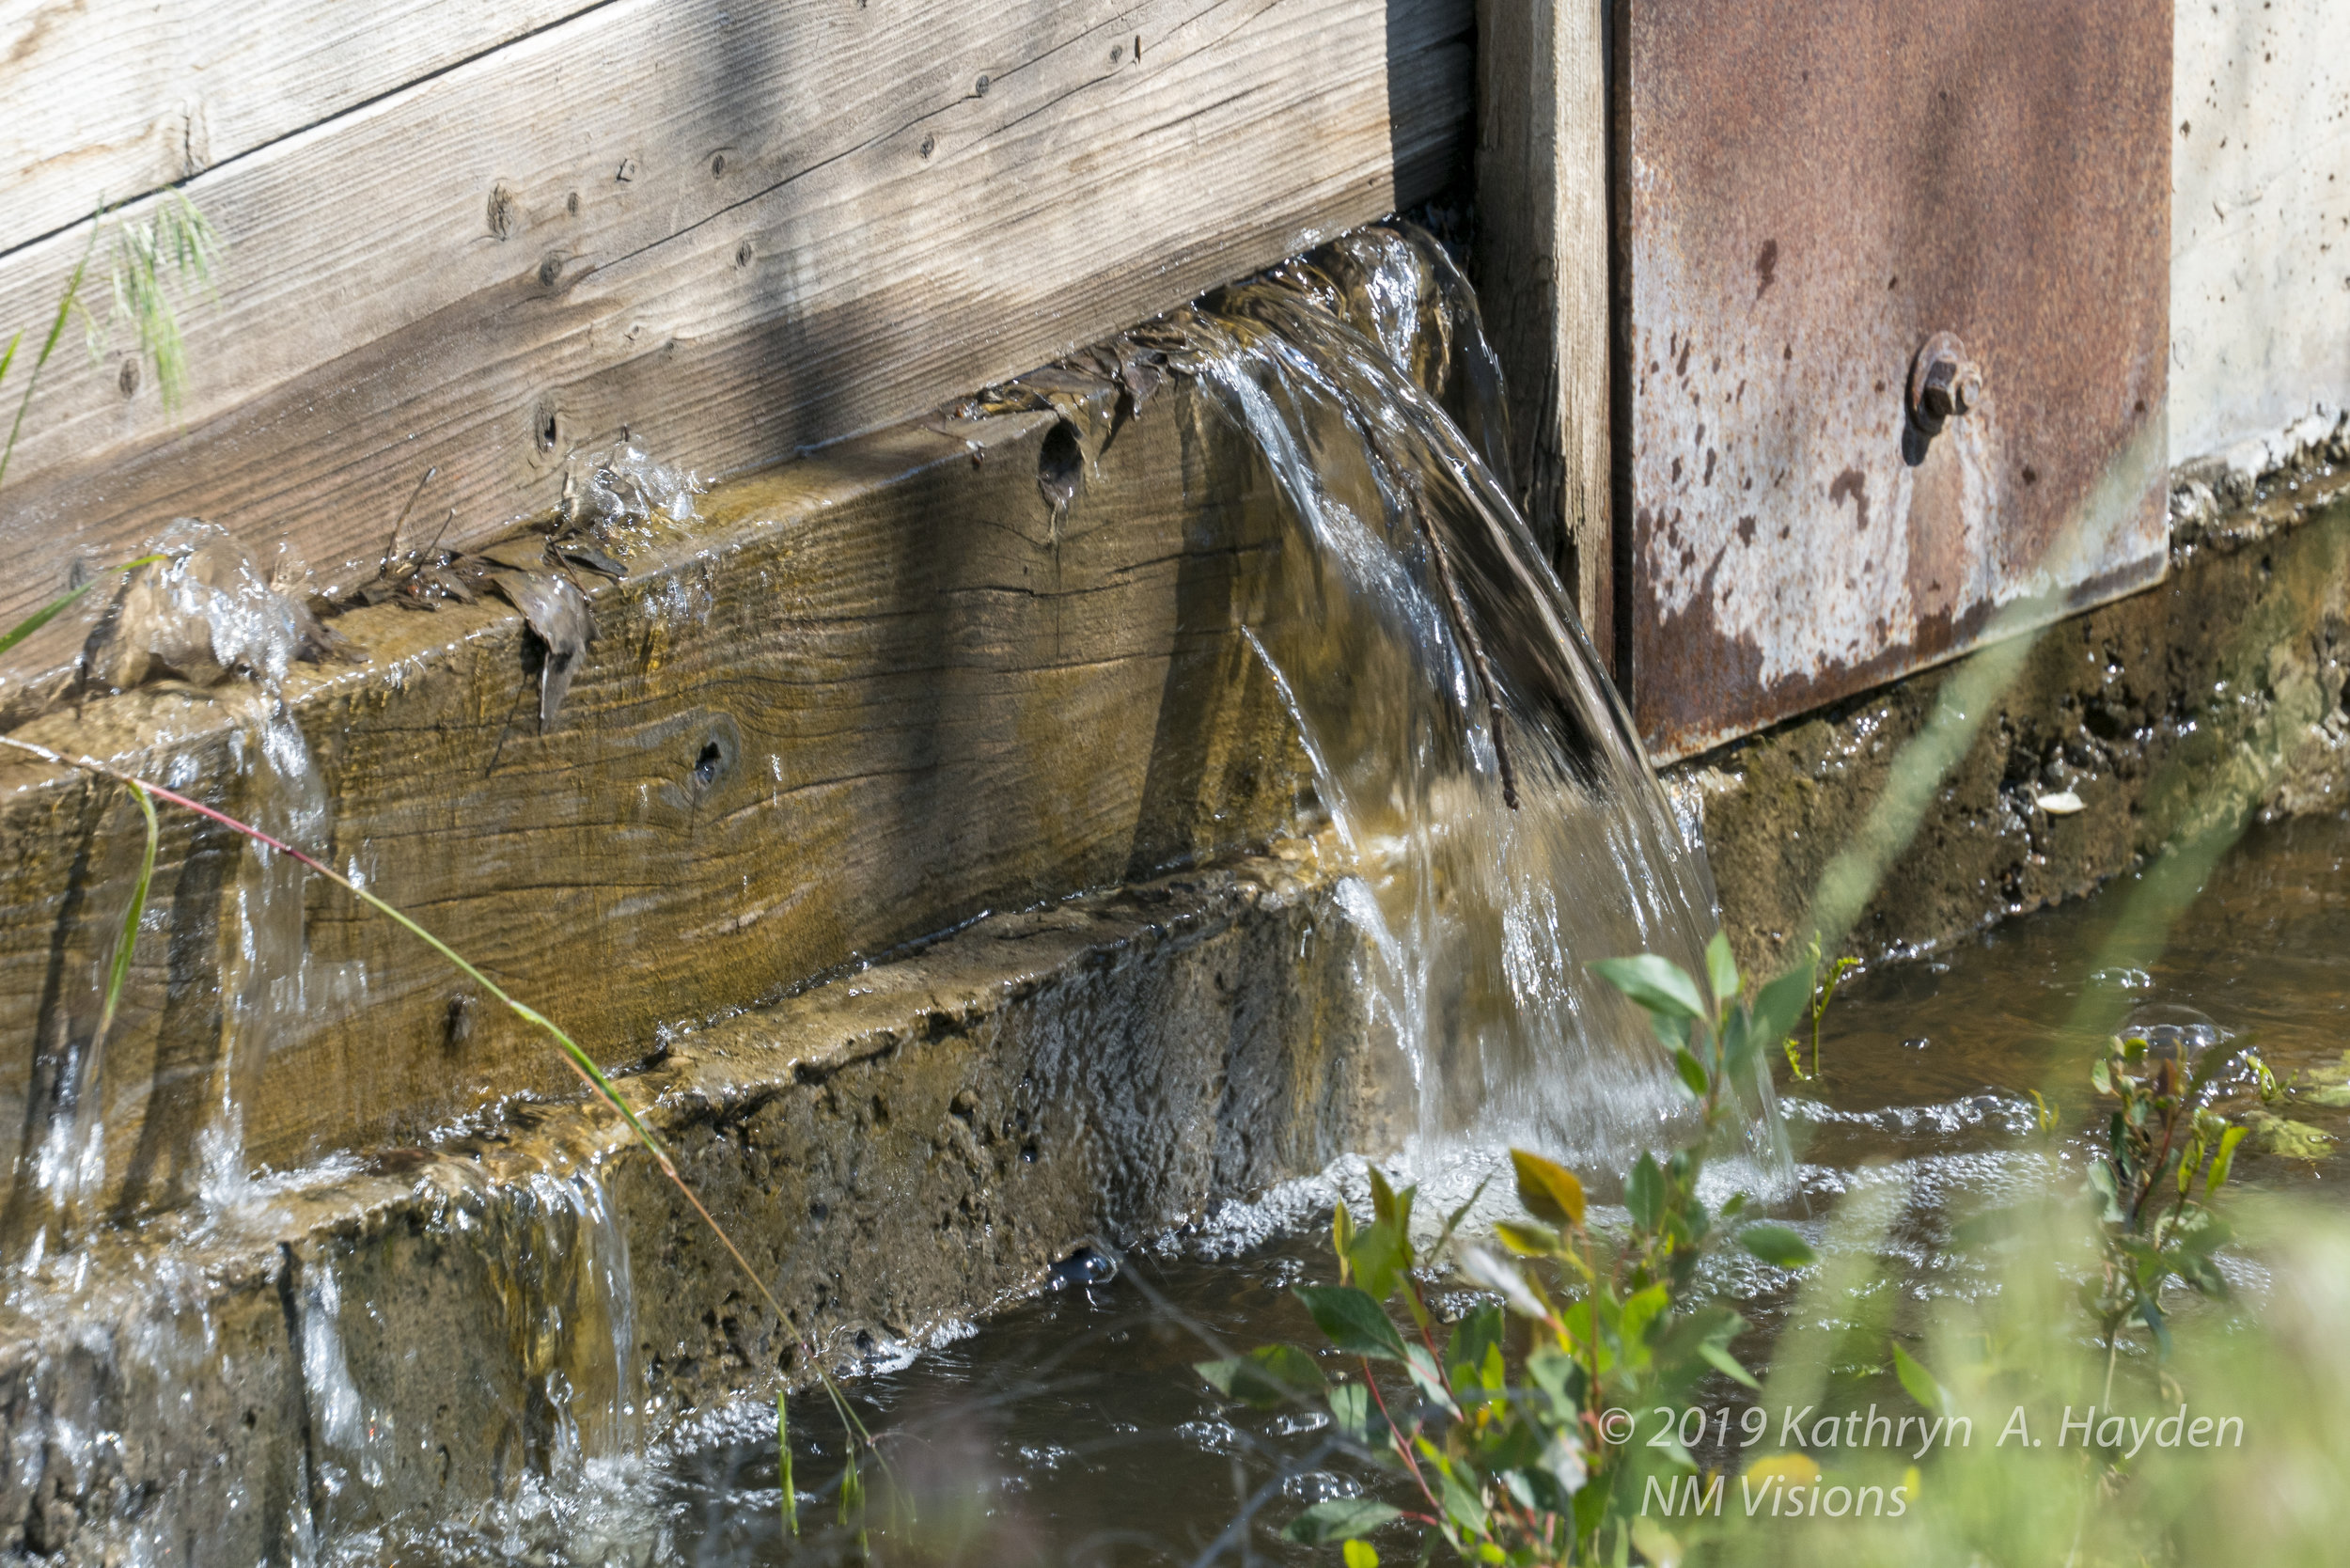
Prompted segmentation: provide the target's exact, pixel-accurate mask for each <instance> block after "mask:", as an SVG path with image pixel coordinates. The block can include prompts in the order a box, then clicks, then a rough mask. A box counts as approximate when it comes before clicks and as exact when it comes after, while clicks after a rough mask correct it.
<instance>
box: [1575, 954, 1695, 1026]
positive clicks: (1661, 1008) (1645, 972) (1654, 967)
mask: <svg viewBox="0 0 2350 1568" xmlns="http://www.w3.org/2000/svg"><path fill="white" fill-rule="evenodd" d="M1591 968H1592V969H1593V970H1594V971H1595V972H1597V974H1598V975H1599V978H1600V979H1602V980H1606V982H1607V983H1608V984H1610V985H1612V986H1614V987H1615V988H1616V989H1617V990H1619V991H1621V992H1622V993H1623V994H1624V995H1625V996H1629V997H1631V998H1632V999H1633V1000H1634V1001H1636V1002H1637V1003H1638V1004H1639V1005H1640V1006H1641V1007H1643V1008H1645V1009H1647V1010H1648V1011H1651V1012H1660V1013H1664V1014H1667V1015H1668V1016H1671V1017H1679V1018H1692V1019H1696V1018H1703V1017H1704V1016H1705V999H1704V998H1703V997H1701V996H1699V995H1698V984H1697V981H1695V980H1691V979H1690V978H1689V972H1688V971H1687V970H1686V969H1684V968H1683V967H1682V966H1681V965H1680V964H1675V963H1674V962H1673V961H1672V960H1671V959H1669V958H1664V957H1660V956H1659V955H1657V954H1655V953H1641V954H1639V955H1638V956H1637V957H1634V958H1603V959H1601V960H1599V961H1598V962H1597V963H1595V964H1592V965H1591Z"/></svg>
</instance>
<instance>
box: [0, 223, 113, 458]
mask: <svg viewBox="0 0 2350 1568" xmlns="http://www.w3.org/2000/svg"><path fill="white" fill-rule="evenodd" d="M100 212H101V213H103V212H104V209H100ZM97 248H98V225H97V224H95V223H93V224H91V225H90V231H89V243H88V244H86V245H85V246H83V247H82V259H81V260H79V261H77V262H75V263H74V264H73V275H72V276H71V277H70V278H68V279H67V280H66V285H65V292H64V293H63V294H61V295H59V296H58V297H57V315H56V319H55V321H51V322H50V323H49V336H48V337H45V338H43V339H42V340H41V345H40V353H38V354H35V355H34V356H33V368H32V369H31V370H30V371H29V372H28V373H27V375H26V378H25V382H24V397H22V398H20V399H19V400H17V404H16V419H15V421H14V422H13V423H12V424H10V425H9V426H8V444H7V445H6V446H0V479H5V478H8V460H9V459H10V458H12V457H14V456H15V455H16V438H17V437H18V436H20V435H22V434H24V416H25V414H26V412H27V411H28V410H30V409H31V408H32V406H33V393H34V391H35V390H36V389H37V388H38V387H39V385H40V372H41V368H42V367H43V366H45V365H47V364H48V363H49V356H50V355H51V354H53V353H56V352H57V339H58V338H60V337H64V336H65V324H66V322H68V321H71V320H72V319H73V307H74V306H77V305H79V304H80V303H81V299H82V277H83V274H86V273H87V272H88V271H89V259H90V253H91V252H92V251H94V250H96V249H97ZM18 336H20V337H22V336H23V334H21V333H20V334H19V335H18ZM8 357H9V358H10V359H14V358H15V357H16V346H15V345H14V344H13V343H12V344H10V345H9V346H8Z"/></svg>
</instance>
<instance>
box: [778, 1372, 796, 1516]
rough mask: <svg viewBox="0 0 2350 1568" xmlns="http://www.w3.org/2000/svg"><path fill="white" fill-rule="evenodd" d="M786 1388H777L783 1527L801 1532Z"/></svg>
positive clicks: (779, 1478) (779, 1472)
mask: <svg viewBox="0 0 2350 1568" xmlns="http://www.w3.org/2000/svg"><path fill="white" fill-rule="evenodd" d="M783 1402H784V1390H783V1389H781V1388H777V1389H776V1480H777V1481H778V1482H782V1484H783V1528H784V1529H785V1530H786V1531H787V1532H789V1533H790V1534H792V1535H797V1534H799V1533H800V1495H799V1494H798V1493H797V1492H794V1491H793V1490H792V1489H791V1419H789V1418H788V1417H787V1416H786V1415H785V1414H784V1408H783Z"/></svg>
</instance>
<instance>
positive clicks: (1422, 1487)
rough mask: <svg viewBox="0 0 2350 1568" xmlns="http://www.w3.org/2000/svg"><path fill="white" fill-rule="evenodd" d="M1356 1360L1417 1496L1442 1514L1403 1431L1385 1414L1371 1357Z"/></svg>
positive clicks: (1384, 1404) (1372, 1401) (1361, 1357)
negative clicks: (1360, 1366)
mask: <svg viewBox="0 0 2350 1568" xmlns="http://www.w3.org/2000/svg"><path fill="white" fill-rule="evenodd" d="M1356 1359H1357V1360H1359V1361H1361V1362H1362V1364H1363V1385H1364V1387H1366V1388H1369V1389H1370V1390H1371V1403H1373V1404H1376V1405H1377V1406H1378V1407H1379V1418H1380V1419H1382V1420H1384V1421H1386V1422H1387V1437H1388V1440H1389V1441H1390V1442H1392V1443H1394V1444H1395V1451H1396V1452H1397V1453H1399V1454H1401V1455H1402V1458H1403V1465H1404V1467H1405V1468H1406V1469H1408V1470H1410V1471H1411V1472H1412V1482H1413V1484H1415V1485H1417V1486H1418V1488H1419V1495H1420V1496H1421V1497H1426V1498H1427V1499H1428V1506H1429V1507H1431V1508H1433V1509H1434V1510H1435V1511H1436V1512H1437V1513H1443V1512H1444V1504H1442V1503H1440V1502H1438V1501H1437V1500H1436V1494H1435V1493H1434V1492H1433V1491H1431V1490H1429V1486H1428V1478H1427V1477H1425V1476H1423V1475H1421V1474H1420V1473H1419V1461H1418V1459H1417V1458H1416V1457H1414V1455H1413V1453H1412V1448H1411V1445H1410V1444H1409V1443H1406V1442H1405V1441H1404V1440H1403V1429H1402V1427H1400V1426H1398V1425H1396V1424H1395V1418H1394V1417H1393V1416H1391V1415H1389V1414H1388V1413H1387V1395H1385V1394H1383V1393H1381V1392H1380V1391H1379V1380H1378V1379H1377V1378H1375V1377H1373V1376H1371V1357H1370V1356H1357V1357H1356Z"/></svg>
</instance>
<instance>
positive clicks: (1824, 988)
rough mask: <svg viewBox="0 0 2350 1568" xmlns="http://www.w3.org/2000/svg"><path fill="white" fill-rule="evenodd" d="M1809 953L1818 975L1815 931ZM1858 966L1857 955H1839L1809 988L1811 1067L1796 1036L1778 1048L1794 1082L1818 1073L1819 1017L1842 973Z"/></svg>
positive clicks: (1826, 1006) (1817, 943) (1818, 942)
mask: <svg viewBox="0 0 2350 1568" xmlns="http://www.w3.org/2000/svg"><path fill="white" fill-rule="evenodd" d="M1810 953H1811V970H1812V973H1813V974H1815V975H1817V974H1819V971H1820V938H1819V936H1818V935H1817V933H1814V934H1813V936H1812V938H1811V948H1810ZM1859 967H1860V960H1858V959H1857V958H1852V957H1844V958H1840V959H1838V960H1837V961H1836V962H1835V963H1833V964H1828V965H1827V973H1826V974H1825V976H1822V977H1821V978H1820V980H1819V981H1818V983H1817V985H1816V986H1815V987H1814V989H1813V990H1812V993H1811V1067H1810V1071H1809V1072H1807V1071H1805V1069H1804V1065H1803V1047H1802V1046H1801V1045H1800V1044H1798V1043H1796V1040H1795V1037H1794V1035H1792V1034H1791V1035H1789V1036H1788V1037H1787V1038H1786V1039H1785V1040H1784V1041H1782V1042H1780V1048H1781V1049H1783V1050H1784V1051H1785V1052H1786V1053H1787V1069H1788V1071H1789V1072H1791V1073H1793V1074H1794V1075H1795V1081H1796V1082H1797V1083H1810V1082H1811V1081H1813V1080H1814V1079H1816V1078H1817V1077H1819V1075H1820V1020H1822V1019H1823V1018H1825V1017H1826V1016H1827V1008H1828V1004H1829V1003H1830V1002H1832V1001H1834V1000H1836V988H1837V987H1838V986H1840V985H1841V984H1843V983H1844V977H1845V976H1846V975H1848V974H1850V973H1852V971H1854V970H1855V969H1857V968H1859Z"/></svg>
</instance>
